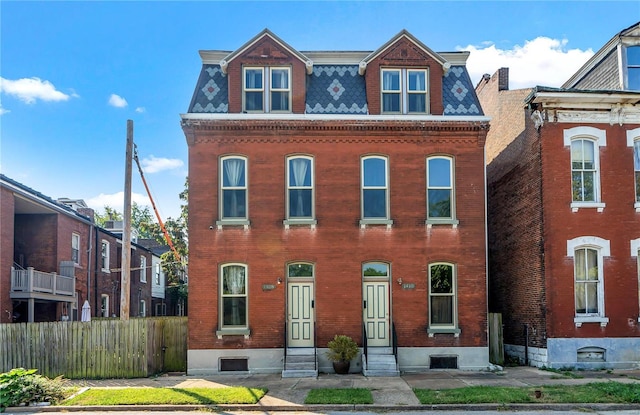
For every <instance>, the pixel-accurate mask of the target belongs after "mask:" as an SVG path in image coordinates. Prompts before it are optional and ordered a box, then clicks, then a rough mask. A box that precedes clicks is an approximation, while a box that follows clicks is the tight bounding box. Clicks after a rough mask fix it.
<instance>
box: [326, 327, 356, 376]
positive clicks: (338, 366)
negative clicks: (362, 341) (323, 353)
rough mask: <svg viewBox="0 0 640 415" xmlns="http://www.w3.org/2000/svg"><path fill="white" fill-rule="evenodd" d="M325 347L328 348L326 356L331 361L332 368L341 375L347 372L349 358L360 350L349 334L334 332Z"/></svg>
mask: <svg viewBox="0 0 640 415" xmlns="http://www.w3.org/2000/svg"><path fill="white" fill-rule="evenodd" d="M327 347H328V348H329V351H328V352H327V357H328V359H329V360H331V362H332V363H333V370H335V371H336V373H339V374H341V375H344V374H346V373H349V366H350V365H351V360H353V359H354V358H355V357H356V356H357V355H358V352H359V351H360V349H359V348H358V344H357V343H356V342H355V341H353V339H352V338H351V337H349V336H345V335H343V334H336V335H335V336H334V338H333V340H331V341H330V342H329V343H328V344H327Z"/></svg>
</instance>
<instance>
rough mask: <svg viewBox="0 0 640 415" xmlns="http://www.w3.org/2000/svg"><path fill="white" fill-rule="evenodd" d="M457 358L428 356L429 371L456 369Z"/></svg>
mask: <svg viewBox="0 0 640 415" xmlns="http://www.w3.org/2000/svg"><path fill="white" fill-rule="evenodd" d="M457 368H458V356H434V355H432V356H429V369H457Z"/></svg>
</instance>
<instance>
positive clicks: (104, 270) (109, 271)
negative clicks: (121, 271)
mask: <svg viewBox="0 0 640 415" xmlns="http://www.w3.org/2000/svg"><path fill="white" fill-rule="evenodd" d="M100 271H102V272H104V273H105V274H111V270H110V269H107V268H102V269H101V270H100Z"/></svg>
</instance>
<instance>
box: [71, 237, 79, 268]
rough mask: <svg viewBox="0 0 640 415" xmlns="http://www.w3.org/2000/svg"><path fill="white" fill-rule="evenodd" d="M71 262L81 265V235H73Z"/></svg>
mask: <svg viewBox="0 0 640 415" xmlns="http://www.w3.org/2000/svg"><path fill="white" fill-rule="evenodd" d="M71 260H73V263H74V264H79V263H80V235H78V234H77V233H73V234H71Z"/></svg>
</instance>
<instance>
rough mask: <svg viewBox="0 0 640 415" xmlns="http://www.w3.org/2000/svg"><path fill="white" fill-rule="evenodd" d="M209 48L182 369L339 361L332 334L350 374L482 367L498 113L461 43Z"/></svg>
mask: <svg viewBox="0 0 640 415" xmlns="http://www.w3.org/2000/svg"><path fill="white" fill-rule="evenodd" d="M345 46H347V47H348V44H345ZM200 56H201V58H202V68H201V72H200V76H199V79H198V80H197V83H196V87H195V91H194V93H193V98H192V101H191V103H190V105H189V108H188V112H187V113H185V114H183V115H182V116H181V117H182V127H183V130H184V133H185V136H186V141H187V144H188V146H189V247H190V248H189V252H190V261H189V277H190V278H189V350H188V373H189V374H204V373H220V372H232V371H249V372H254V373H260V372H282V374H283V376H305V375H306V376H314V375H316V374H317V373H318V371H322V372H330V371H332V369H331V365H330V363H329V362H328V361H327V359H326V357H325V354H324V351H325V350H326V346H327V342H328V341H329V340H331V339H332V338H333V336H334V335H336V334H346V335H349V336H351V337H353V338H354V339H355V340H356V341H357V342H358V344H359V345H360V348H361V352H362V356H360V357H359V358H358V359H357V360H356V361H354V362H352V365H351V371H352V372H353V371H358V372H359V371H363V372H364V373H365V374H366V375H379V374H385V375H397V374H398V372H399V371H400V370H402V371H421V370H428V369H430V368H460V369H472V370H473V369H484V368H486V367H487V366H488V364H489V362H488V345H487V280H486V267H487V263H486V255H487V252H486V228H485V212H486V210H485V175H484V165H485V160H484V144H485V138H486V135H487V131H488V127H489V118H488V117H486V116H485V115H484V114H483V112H482V109H481V107H480V104H479V102H478V99H477V97H476V95H475V92H474V88H473V86H472V84H471V81H470V78H469V75H468V72H467V69H466V67H465V62H466V59H467V57H468V53H467V52H446V53H436V52H434V51H433V50H431V49H430V48H429V47H428V46H427V45H425V44H424V43H422V42H421V41H420V40H418V39H416V38H415V37H414V36H412V35H411V34H410V33H408V32H406V31H401V32H400V33H399V34H398V35H396V36H394V37H393V38H392V39H390V40H389V41H388V42H387V43H385V44H384V45H381V46H380V48H378V49H377V50H375V51H364V52H343V51H309V52H307V51H298V50H296V49H295V48H294V47H292V46H291V45H289V44H288V43H286V42H285V41H283V40H282V39H280V38H278V37H277V36H276V35H275V34H273V33H272V32H271V31H269V30H264V31H263V32H261V33H259V34H258V35H257V36H255V37H254V38H252V39H250V40H249V41H248V42H247V43H245V44H244V45H241V46H240V47H239V48H238V49H236V50H234V51H220V50H210V51H201V52H200ZM301 355H302V356H304V357H300V356H301ZM301 362H304V364H303V363H301Z"/></svg>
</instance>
